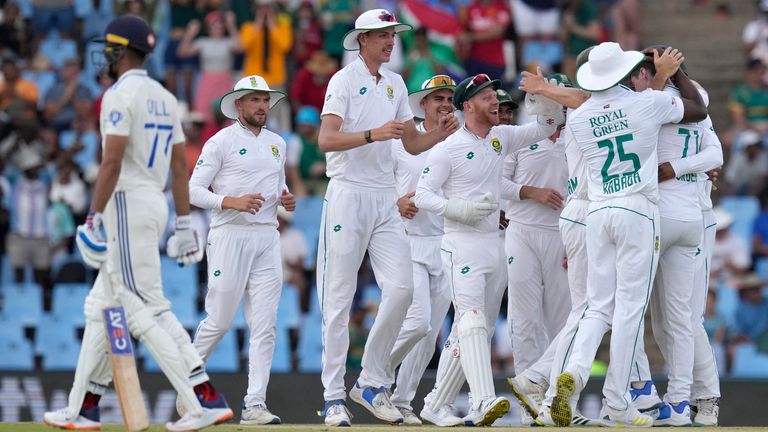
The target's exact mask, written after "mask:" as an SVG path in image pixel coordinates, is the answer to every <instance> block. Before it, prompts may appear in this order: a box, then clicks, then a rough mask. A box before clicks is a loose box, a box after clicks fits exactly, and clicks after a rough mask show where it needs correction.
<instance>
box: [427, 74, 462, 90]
mask: <svg viewBox="0 0 768 432" xmlns="http://www.w3.org/2000/svg"><path fill="white" fill-rule="evenodd" d="M444 85H452V86H455V85H456V81H454V80H453V78H451V77H449V76H448V75H437V76H434V77H432V79H430V80H429V82H427V85H426V86H424V88H432V87H438V86H444Z"/></svg>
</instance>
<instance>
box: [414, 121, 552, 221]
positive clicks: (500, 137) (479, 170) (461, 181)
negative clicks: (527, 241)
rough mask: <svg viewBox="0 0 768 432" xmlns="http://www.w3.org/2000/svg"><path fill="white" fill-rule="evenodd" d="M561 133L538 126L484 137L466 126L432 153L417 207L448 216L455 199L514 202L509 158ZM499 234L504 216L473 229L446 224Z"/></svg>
mask: <svg viewBox="0 0 768 432" xmlns="http://www.w3.org/2000/svg"><path fill="white" fill-rule="evenodd" d="M555 128H556V127H555V126H554V125H552V126H545V125H540V124H538V123H536V122H534V123H528V124H525V125H523V126H507V125H503V126H495V127H493V128H492V129H491V130H490V132H488V135H487V136H486V137H485V138H482V137H479V136H477V135H475V134H473V133H472V132H470V131H469V130H467V128H466V127H462V128H461V129H459V130H458V131H456V132H454V133H453V134H451V136H449V137H448V138H447V139H446V140H445V141H443V142H441V143H438V144H437V145H436V146H435V147H433V148H432V151H431V152H430V153H429V156H428V157H427V165H426V166H425V167H424V169H423V170H422V174H421V178H420V179H419V184H418V186H417V188H416V196H415V197H414V202H415V203H416V207H418V208H419V209H421V210H422V211H423V210H427V211H431V212H434V213H437V214H439V215H443V214H444V213H445V207H446V205H447V203H448V199H449V198H461V199H465V200H469V201H478V200H480V198H481V197H482V196H483V195H484V194H486V193H487V192H490V193H491V194H492V195H493V196H494V198H495V199H496V201H497V202H498V201H499V200H500V199H501V198H502V197H503V198H506V199H510V198H511V195H512V194H513V193H514V186H513V185H512V183H511V182H510V181H508V180H505V179H503V178H502V169H503V166H504V158H505V157H506V156H507V155H508V154H509V152H511V151H515V150H517V149H520V148H522V147H527V146H529V145H531V144H533V143H535V142H538V141H541V140H542V139H544V138H546V137H548V136H550V135H552V133H553V132H554V131H555ZM498 230H499V211H495V212H493V213H491V214H490V215H488V216H486V218H485V219H484V220H483V221H481V222H480V223H479V224H477V225H476V226H473V227H472V226H468V225H464V224H462V223H460V222H456V221H452V220H449V219H445V232H446V233H449V232H455V231H461V232H496V231H498Z"/></svg>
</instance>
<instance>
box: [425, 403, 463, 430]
mask: <svg viewBox="0 0 768 432" xmlns="http://www.w3.org/2000/svg"><path fill="white" fill-rule="evenodd" d="M420 414H421V418H422V419H424V420H426V421H428V422H430V423H432V424H433V425H435V426H441V427H452V426H459V425H463V424H464V419H462V418H461V417H457V416H455V415H453V413H452V412H451V409H450V408H449V407H448V405H443V406H441V407H440V409H438V410H437V411H432V410H431V409H430V408H429V402H424V409H422V410H421V413H420Z"/></svg>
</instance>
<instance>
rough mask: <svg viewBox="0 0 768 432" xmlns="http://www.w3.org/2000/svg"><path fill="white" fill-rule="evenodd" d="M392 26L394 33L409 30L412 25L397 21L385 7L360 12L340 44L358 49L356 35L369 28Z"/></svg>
mask: <svg viewBox="0 0 768 432" xmlns="http://www.w3.org/2000/svg"><path fill="white" fill-rule="evenodd" d="M391 27H394V28H395V33H400V32H402V31H406V30H410V29H412V28H413V27H412V26H410V25H408V24H403V23H401V22H398V21H397V18H395V15H394V14H392V13H390V12H389V11H388V10H386V9H371V10H369V11H365V12H363V13H362V14H360V16H359V17H357V19H356V20H355V28H354V29H352V30H350V31H348V32H347V34H345V35H344V39H342V42H341V43H342V46H343V47H344V49H345V50H347V51H357V50H359V49H360V43H359V42H358V41H357V35H359V34H360V33H367V32H369V31H371V30H383V29H388V28H391Z"/></svg>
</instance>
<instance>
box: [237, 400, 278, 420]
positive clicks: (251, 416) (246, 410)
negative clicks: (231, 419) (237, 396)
mask: <svg viewBox="0 0 768 432" xmlns="http://www.w3.org/2000/svg"><path fill="white" fill-rule="evenodd" d="M280 423H282V421H281V420H280V417H278V416H276V415H274V414H272V413H271V412H269V410H268V409H267V407H266V406H265V405H264V404H256V405H252V406H249V407H245V406H243V413H242V414H241V415H240V424H244V425H267V424H280Z"/></svg>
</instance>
